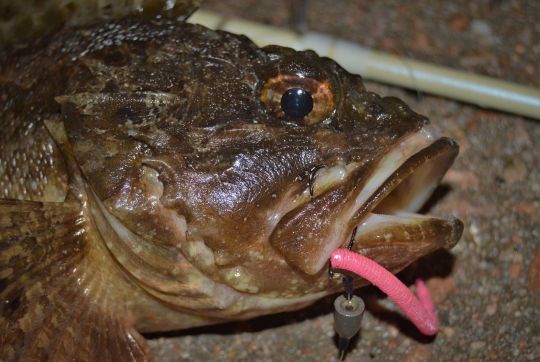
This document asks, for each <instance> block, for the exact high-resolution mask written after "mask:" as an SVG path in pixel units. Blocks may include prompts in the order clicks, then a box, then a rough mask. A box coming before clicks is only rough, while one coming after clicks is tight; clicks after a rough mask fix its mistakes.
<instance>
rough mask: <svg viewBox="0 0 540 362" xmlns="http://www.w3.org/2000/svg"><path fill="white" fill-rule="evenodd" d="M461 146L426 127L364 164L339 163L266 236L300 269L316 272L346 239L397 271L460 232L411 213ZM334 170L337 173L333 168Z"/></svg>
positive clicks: (457, 225) (459, 227)
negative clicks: (307, 199)
mask: <svg viewBox="0 0 540 362" xmlns="http://www.w3.org/2000/svg"><path fill="white" fill-rule="evenodd" d="M457 153H458V146H457V144H456V143H455V142H454V141H453V140H451V139H448V138H437V137H436V136H435V133H434V132H433V130H431V129H430V128H429V127H424V128H422V129H421V130H420V131H418V132H416V133H413V134H412V135H409V136H407V137H405V138H404V139H403V140H402V141H401V142H398V143H397V144H396V145H395V146H393V148H391V149H390V151H389V152H387V153H386V154H385V155H383V156H382V157H380V158H378V159H377V160H376V161H374V162H372V163H369V164H367V165H364V166H362V167H358V168H356V169H355V168H354V167H345V170H347V169H348V170H347V171H343V168H341V169H339V171H341V173H343V172H345V173H347V172H348V175H346V176H344V175H343V174H340V175H334V176H328V175H325V177H326V178H329V179H331V181H330V183H332V182H333V185H328V182H327V185H326V186H325V189H326V190H325V191H324V192H322V193H321V194H320V195H315V198H314V200H312V201H311V202H310V203H308V204H306V205H305V206H304V207H300V208H298V209H297V210H295V211H294V212H291V213H289V214H288V215H286V216H285V217H284V218H283V220H282V221H281V222H280V223H279V224H278V225H277V227H276V229H275V231H274V232H273V234H272V236H271V239H270V243H271V244H272V246H273V247H274V248H276V249H277V250H278V251H279V252H280V253H281V254H282V255H283V256H284V258H285V259H286V260H287V262H288V263H289V264H292V265H293V266H294V267H296V268H298V269H300V270H301V271H302V272H304V273H306V274H309V275H315V274H317V273H320V271H321V269H322V268H323V267H324V265H325V264H326V262H327V260H328V258H329V256H330V254H331V253H332V251H334V250H335V249H337V248H339V247H346V246H348V244H349V241H350V236H351V233H352V231H353V229H354V228H357V232H356V236H355V238H354V243H353V248H354V250H357V251H360V252H368V251H369V253H370V255H371V257H372V258H373V259H375V260H376V261H378V262H380V263H381V264H383V265H384V266H387V267H389V268H390V269H393V270H396V271H397V270H399V269H401V268H403V267H405V266H406V265H408V264H410V263H411V262H413V261H414V260H416V259H418V258H419V257H421V256H423V255H425V254H428V253H429V252H431V251H433V250H436V249H438V248H441V247H451V246H453V245H454V244H455V243H457V241H458V240H459V238H460V237H461V233H462V231H463V224H462V223H461V221H459V220H457V219H448V220H446V219H441V218H435V217H431V216H423V215H418V214H415V213H414V212H417V211H418V210H419V209H420V208H421V207H422V206H423V205H424V204H425V202H426V201H427V200H428V198H429V197H430V196H431V194H432V193H433V191H434V190H435V188H436V187H437V185H438V184H439V182H440V180H441V178H442V176H443V175H444V173H445V172H446V171H447V170H448V168H449V167H450V166H451V164H452V162H453V161H454V159H455V157H456V156H457ZM337 172H338V170H336V171H335V172H334V173H337Z"/></svg>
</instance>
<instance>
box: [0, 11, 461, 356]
mask: <svg viewBox="0 0 540 362" xmlns="http://www.w3.org/2000/svg"><path fill="white" fill-rule="evenodd" d="M0 64H1V66H0V99H1V100H2V107H1V108H0V125H1V129H2V131H1V133H0V199H4V200H3V201H0V302H1V303H2V304H1V305H0V312H1V313H0V345H2V346H3V348H2V349H1V351H0V359H7V360H27V359H29V358H36V357H37V358H44V359H46V358H48V359H53V360H56V359H69V358H71V357H73V356H77V358H80V359H82V360H85V359H99V360H112V359H135V360H144V359H149V358H151V357H150V356H149V355H148V351H147V348H146V346H145V343H144V340H143V339H142V337H140V336H139V335H138V333H137V331H160V330H170V329H178V328H187V327H191V326H196V325H203V324H209V323H218V322H223V321H227V320H234V319H245V318H250V317H253V316H256V315H261V314H265V313H272V312H278V311H282V310H289V309H293V308H300V307H302V306H303V305H306V304H308V303H310V302H312V301H313V300H316V299H317V298H319V297H321V296H323V295H326V294H329V293H332V292H333V291H335V290H336V288H338V287H339V282H338V281H332V280H329V279H328V277H327V276H326V273H325V270H323V269H324V268H320V267H316V266H315V264H314V263H313V260H315V259H316V258H319V257H320V256H321V255H322V253H323V251H322V249H323V247H324V243H325V240H326V237H327V235H328V233H329V232H330V231H329V230H334V229H335V228H334V227H336V225H339V227H338V229H339V235H340V236H339V237H340V240H341V238H342V239H343V245H345V244H346V243H347V241H348V239H349V237H350V234H351V232H352V230H353V228H354V227H355V226H356V225H357V224H358V223H359V222H360V221H361V220H362V219H363V218H364V217H366V215H367V214H368V213H369V212H371V211H372V210H373V209H374V208H375V207H376V205H377V203H378V202H380V201H381V200H382V199H383V198H384V197H386V196H388V195H389V194H390V192H391V191H392V190H393V189H394V187H396V186H397V185H398V184H399V182H401V181H403V180H404V179H406V177H407V176H408V175H410V174H411V173H412V172H413V171H415V170H416V168H417V167H419V166H418V165H420V164H422V162H425V161H426V160H431V159H436V157H439V156H440V155H443V156H444V158H445V159H448V160H449V163H448V164H450V163H451V161H452V160H453V158H454V157H455V155H456V154H457V146H456V145H455V143H453V142H452V141H451V140H448V139H444V138H443V139H440V140H439V141H437V142H438V143H436V144H435V143H434V145H433V146H431V148H430V149H429V150H426V151H424V152H423V153H421V154H420V153H419V154H418V155H417V156H416V158H415V159H412V158H411V160H410V161H408V163H405V164H404V165H403V166H402V167H401V168H400V169H399V170H398V171H396V173H395V174H394V176H393V177H392V178H389V179H388V180H387V182H386V183H385V184H383V185H381V186H380V187H379V189H378V190H377V192H376V193H375V194H374V196H373V197H371V199H370V200H369V202H367V203H365V204H364V205H363V207H362V208H361V209H359V210H358V211H357V212H356V213H355V215H354V217H352V218H351V219H350V220H341V219H340V215H341V214H340V213H341V212H342V210H344V209H346V208H347V207H348V206H350V204H351V202H352V200H353V195H356V193H358V192H359V190H361V189H362V187H363V186H364V184H365V183H366V182H367V181H366V180H367V179H368V178H369V177H370V176H371V175H372V174H373V172H374V171H373V170H374V168H375V166H376V165H377V164H378V162H379V161H380V160H381V158H382V157H383V156H384V155H385V154H387V153H388V152H389V150H390V149H391V148H392V147H394V146H395V145H396V144H397V143H399V142H400V141H401V140H403V139H405V138H406V137H408V136H410V135H411V134H414V133H415V132H418V131H419V130H420V129H421V128H422V127H423V126H425V125H426V124H427V122H428V121H427V119H426V118H425V117H423V116H420V115H418V114H416V113H414V112H413V111H411V110H410V109H409V108H408V107H407V106H406V105H405V104H404V103H403V102H401V101H400V100H398V99H396V98H381V97H379V96H378V95H376V94H373V93H370V92H367V91H366V90H365V89H364V86H363V84H362V80H361V78H360V77H359V76H356V75H351V74H349V73H347V72H346V71H345V70H343V69H342V68H341V67H340V66H339V65H337V64H336V63H335V62H333V61H332V60H329V59H326V58H319V57H318V56H317V55H316V54H315V53H313V52H310V51H307V52H295V51H293V50H291V49H286V48H280V47H267V48H263V49H260V48H257V47H256V46H255V45H254V44H253V43H252V42H251V41H249V40H248V39H247V38H246V37H244V36H238V35H232V34H229V33H225V32H214V31H211V30H208V29H206V28H203V27H201V26H197V25H190V24H185V23H177V22H171V21H167V20H155V21H141V20H123V21H119V22H113V23H109V24H104V25H97V26H95V27H90V28H82V29H78V30H69V31H63V32H60V33H59V34H57V35H56V36H54V37H52V38H50V39H43V40H42V41H40V42H37V43H36V44H34V45H32V46H30V47H28V48H26V49H23V50H18V51H15V52H13V53H7V54H4V55H3V58H2V59H1V63H0ZM290 87H304V88H306V89H308V90H309V91H310V92H311V93H312V94H313V95H314V101H315V107H314V111H313V112H312V113H311V114H310V115H308V116H306V117H305V118H304V119H292V118H290V117H288V116H286V115H285V114H284V113H283V112H280V108H279V106H278V105H277V104H276V102H278V101H279V98H280V96H279V92H280V91H281V90H283V89H288V88H290ZM269 89H270V90H271V91H269ZM415 162H416V163H415ZM338 163H343V164H346V165H349V164H354V165H355V167H354V170H353V171H352V172H351V174H350V175H349V176H348V177H347V178H346V180H344V181H343V182H341V183H339V184H335V185H331V186H330V187H329V188H328V189H326V190H322V191H321V192H320V193H316V194H315V195H313V196H309V194H308V193H307V191H306V190H308V189H309V188H310V186H311V185H310V184H309V183H310V179H311V176H313V174H314V172H315V170H317V169H318V168H319V167H321V166H333V165H336V164H338ZM310 175H311V176H310ZM306 195H307V196H306ZM17 200H18V201H17ZM460 227H461V224H460V223H459V222H457V221H447V222H446V221H444V220H441V219H436V220H435V219H430V218H427V219H426V220H425V221H423V222H422V223H420V224H415V225H413V226H411V227H409V226H403V225H402V226H400V228H399V230H401V231H400V232H401V234H400V235H402V236H400V237H399V241H400V242H396V243H392V242H390V243H389V242H388V241H386V242H384V241H380V240H379V239H378V236H377V235H375V236H373V237H370V236H369V234H366V235H364V236H362V237H363V238H364V239H363V241H362V242H361V243H359V244H358V245H356V246H355V249H357V250H360V251H362V252H363V253H364V254H366V255H370V256H371V257H372V258H374V259H376V260H377V261H379V262H380V263H382V264H383V265H385V266H386V267H388V268H390V269H392V270H394V271H397V270H399V269H401V268H403V267H404V266H406V265H407V264H409V263H411V262H412V261H414V260H415V259H417V258H418V257H420V256H422V255H424V254H426V253H429V252H431V251H433V250H435V249H437V248H439V247H441V246H451V245H453V244H454V243H455V242H457V240H458V239H459V236H460V235H461V229H460ZM333 228H334V229H333ZM391 228H393V229H392V230H394V231H396V230H398V229H395V226H391ZM396 232H397V231H396ZM396 235H397V234H396ZM415 238H416V241H417V242H415ZM360 240H361V239H360ZM360 284H361V282H359V285H360Z"/></svg>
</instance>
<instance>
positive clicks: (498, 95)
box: [189, 10, 540, 119]
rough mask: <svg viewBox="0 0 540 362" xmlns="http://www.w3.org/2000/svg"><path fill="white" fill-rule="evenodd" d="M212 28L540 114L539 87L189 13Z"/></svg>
mask: <svg viewBox="0 0 540 362" xmlns="http://www.w3.org/2000/svg"><path fill="white" fill-rule="evenodd" d="M189 21H190V22H192V23H198V24H201V25H204V26H207V27H209V28H211V29H221V30H226V31H229V32H232V33H237V34H245V35H247V36H248V37H249V38H251V39H252V40H253V41H254V42H255V43H256V44H257V45H259V46H265V45H269V44H277V45H282V46H287V47H291V48H294V49H297V50H302V49H312V50H314V51H316V52H317V53H318V54H319V55H322V56H327V57H330V58H332V59H334V60H335V61H337V62H338V63H339V64H341V66H343V67H344V68H345V69H347V70H348V71H349V72H351V73H357V74H360V75H362V76H363V77H364V78H365V79H371V80H375V81H379V82H383V83H388V84H393V85H397V86H401V87H405V88H410V89H415V90H418V91H422V92H426V93H431V94H436V95H440V96H444V97H448V98H452V99H456V100H460V101H463V102H466V103H472V104H476V105H478V106H481V107H485V108H492V109H496V110H499V111H504V112H509V113H514V114H519V115H522V116H526V117H530V118H535V119H540V89H539V88H534V87H527V86H522V85H518V84H515V83H511V82H506V81H502V80H498V79H495V78H490V77H485V76H480V75H476V74H472V73H467V72H463V71H459V70H454V69H451V68H447V67H441V66H437V65H433V64H430V63H425V62H420V61H416V60H412V59H407V58H400V57H397V56H393V55H390V54H387V53H383V52H378V51H374V50H370V49H367V48H364V47H361V46H359V45H358V44H355V43H352V42H348V41H345V40H341V39H338V38H335V37H331V36H328V35H325V34H320V33H315V32H308V33H306V34H303V35H300V34H297V33H294V32H292V31H290V30H288V29H282V28H277V27H273V26H269V25H264V24H259V23H255V22H251V21H247V20H243V19H236V18H226V17H223V16H220V15H218V14H215V13H212V12H209V11H205V10H198V11H197V12H195V14H193V15H192V17H191V18H190V19H189Z"/></svg>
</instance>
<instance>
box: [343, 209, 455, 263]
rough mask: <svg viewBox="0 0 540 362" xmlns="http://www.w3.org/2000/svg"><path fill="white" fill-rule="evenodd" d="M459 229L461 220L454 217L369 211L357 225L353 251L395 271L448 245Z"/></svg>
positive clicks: (453, 239)
mask: <svg viewBox="0 0 540 362" xmlns="http://www.w3.org/2000/svg"><path fill="white" fill-rule="evenodd" d="M462 232H463V223H462V222H461V221H460V220H458V219H456V218H450V219H443V218H437V217H432V216H425V215H419V214H414V213H409V212H399V213H396V214H393V215H385V214H375V213H371V214H369V215H368V216H367V217H366V218H365V219H364V220H363V222H362V223H361V224H359V225H358V226H357V230H356V233H355V237H354V239H353V250H354V251H356V252H359V253H361V254H362V255H365V256H367V257H369V258H371V259H374V260H376V261H377V262H378V263H379V264H381V265H382V266H384V267H385V268H386V269H389V270H390V271H392V272H397V271H399V270H401V269H403V268H405V267H406V266H407V265H408V264H410V263H412V262H413V261H415V260H417V259H418V258H420V257H422V256H424V255H427V254H429V253H431V252H433V251H435V250H437V249H440V248H445V249H450V248H452V247H453V246H454V245H455V244H456V243H457V242H458V241H459V239H460V237H461V234H462Z"/></svg>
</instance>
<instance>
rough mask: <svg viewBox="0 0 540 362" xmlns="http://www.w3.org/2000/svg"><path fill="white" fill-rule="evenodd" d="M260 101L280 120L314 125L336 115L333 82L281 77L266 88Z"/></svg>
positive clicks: (271, 79) (288, 76) (298, 77)
mask: <svg viewBox="0 0 540 362" xmlns="http://www.w3.org/2000/svg"><path fill="white" fill-rule="evenodd" d="M260 92H261V93H260V100H261V102H262V104H263V105H265V106H266V107H267V109H268V110H269V111H270V112H272V113H273V114H274V115H276V116H277V117H278V118H282V119H283V118H285V121H287V122H290V121H293V122H294V123H298V124H304V125H314V124H317V123H320V122H322V121H323V120H325V119H327V118H328V117H330V115H331V114H332V112H333V111H334V105H335V101H334V92H333V87H332V84H331V83H330V81H329V80H318V79H314V78H309V77H304V76H299V75H296V74H278V75H277V76H275V77H272V78H268V79H267V80H266V82H264V83H263V84H262V89H261V90H260Z"/></svg>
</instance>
